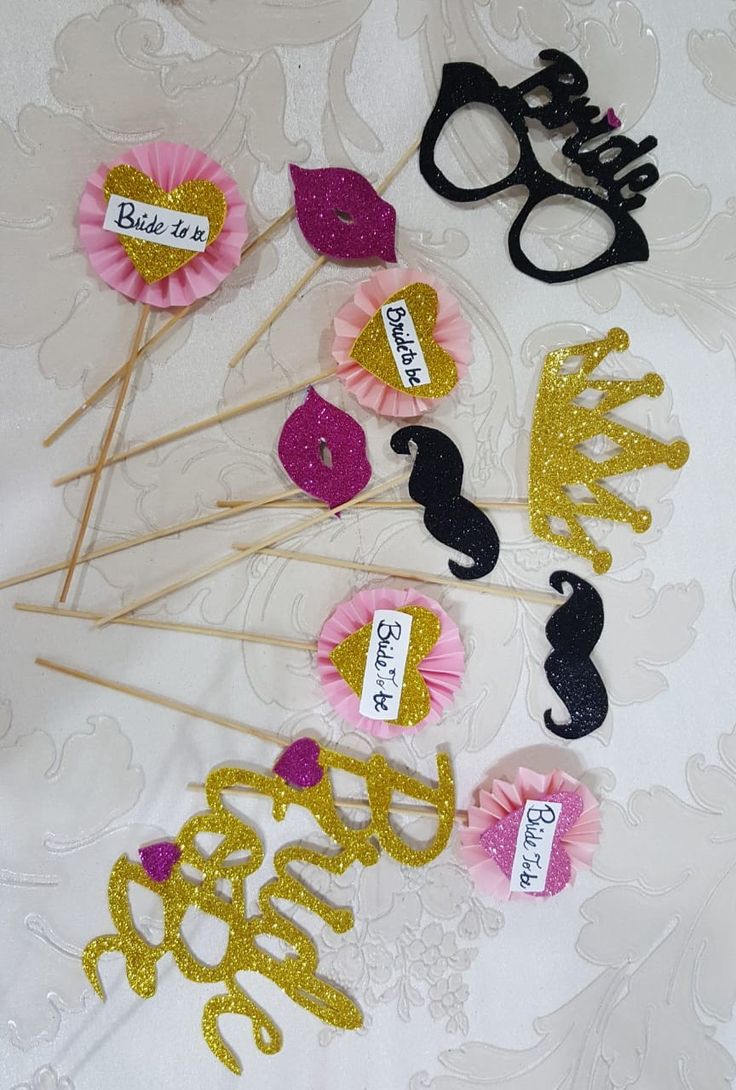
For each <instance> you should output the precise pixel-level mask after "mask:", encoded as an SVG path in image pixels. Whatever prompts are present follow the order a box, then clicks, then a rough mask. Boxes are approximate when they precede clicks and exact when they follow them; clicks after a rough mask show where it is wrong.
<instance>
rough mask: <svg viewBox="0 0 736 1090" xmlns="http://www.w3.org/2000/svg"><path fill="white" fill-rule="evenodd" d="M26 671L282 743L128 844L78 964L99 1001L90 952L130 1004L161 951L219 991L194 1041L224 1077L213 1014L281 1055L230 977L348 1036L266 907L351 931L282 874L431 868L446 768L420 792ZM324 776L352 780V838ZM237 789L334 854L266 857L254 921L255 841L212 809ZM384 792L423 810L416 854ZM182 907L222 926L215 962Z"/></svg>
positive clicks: (150, 984)
mask: <svg viewBox="0 0 736 1090" xmlns="http://www.w3.org/2000/svg"><path fill="white" fill-rule="evenodd" d="M36 661H37V662H38V663H39V665H42V666H45V667H47V668H49V669H52V670H55V671H57V672H60V673H63V674H67V675H68V676H72V677H76V678H79V679H80V680H84V681H89V682H92V683H94V684H98V685H102V686H104V687H106V688H112V689H114V690H116V691H121V692H127V693H129V694H130V695H133V696H137V697H139V698H142V699H144V700H148V701H151V702H153V703H157V704H162V705H163V706H165V707H170V708H172V709H174V710H177V711H185V713H187V712H188V713H189V714H193V715H195V716H196V717H198V718H204V719H206V720H207V721H209V722H215V723H219V724H220V725H222V726H228V727H230V728H235V729H238V730H241V731H243V732H244V733H255V734H256V736H259V737H262V738H264V739H265V740H272V741H275V742H276V744H277V745H279V746H280V747H284V746H285V748H282V752H281V754H280V756H279V758H278V759H277V761H276V763H275V765H274V768H273V771H272V772H271V773H270V774H264V773H262V772H258V771H254V770H251V769H245V768H234V767H224V768H217V769H215V770H214V771H212V772H211V773H210V775H209V776H208V777H207V782H206V785H205V790H206V797H207V804H208V807H209V809H208V810H207V811H206V812H205V813H203V814H197V815H195V816H194V817H192V818H190V819H189V820H188V821H187V822H185V824H184V825H183V826H182V828H181V830H180V832H179V835H178V836H177V837H176V838H175V839H173V840H170V841H158V842H156V843H155V844H150V845H144V846H142V848H141V850H140V860H141V861H140V863H136V862H133V861H132V860H130V859H128V858H127V857H126V856H121V857H120V858H119V859H118V860H117V862H116V863H115V864H114V866H113V868H112V872H111V874H110V881H109V885H108V902H109V908H110V915H111V917H112V921H113V924H114V927H115V931H114V932H113V933H111V934H107V935H101V936H99V937H98V938H95V939H93V940H92V941H91V942H89V943H88V944H87V946H86V947H85V950H84V953H83V955H82V965H83V967H84V970H85V972H86V974H87V976H88V978H89V980H90V982H91V984H92V986H93V987H94V989H95V991H96V992H97V994H98V995H99V996H100V998H102V999H104V998H105V993H104V988H103V984H102V979H101V977H100V969H99V962H100V958H101V957H102V956H103V955H104V954H107V953H122V954H123V956H124V958H125V964H126V972H127V977H128V981H129V983H130V985H131V987H132V988H133V990H134V991H135V992H136V993H137V994H138V995H141V996H143V997H144V998H149V997H150V996H152V995H153V994H154V993H155V991H156V984H157V965H158V962H159V961H160V960H161V959H162V958H163V957H164V956H165V955H166V954H169V953H170V954H172V956H173V959H174V962H175V964H176V965H177V967H178V968H179V970H180V971H181V973H182V974H183V975H184V976H185V977H186V978H187V979H189V980H192V981H193V982H196V983H217V984H221V985H223V986H224V989H225V990H224V992H223V993H220V994H217V995H215V996H212V997H210V998H209V999H208V1000H207V1002H206V1004H205V1007H204V1011H203V1016H202V1032H203V1036H204V1038H205V1040H206V1042H207V1044H208V1045H209V1047H210V1048H211V1050H212V1052H213V1053H214V1055H215V1056H216V1057H217V1058H218V1059H219V1060H220V1061H221V1062H222V1063H223V1064H225V1066H226V1067H228V1068H229V1069H230V1070H231V1071H233V1072H235V1073H236V1074H240V1072H241V1070H242V1068H241V1064H240V1062H239V1060H238V1058H237V1057H236V1055H235V1053H234V1052H233V1051H232V1049H231V1048H230V1047H229V1046H228V1045H227V1044H226V1043H225V1041H224V1039H223V1038H222V1035H221V1034H220V1031H219V1026H218V1022H219V1018H220V1017H221V1016H222V1015H223V1014H240V1015H243V1016H245V1017H246V1018H248V1019H250V1021H251V1025H252V1031H253V1040H254V1043H255V1044H256V1047H257V1048H258V1049H259V1050H260V1051H261V1052H264V1053H266V1054H273V1053H275V1052H278V1051H279V1050H280V1048H281V1045H282V1035H281V1031H280V1030H279V1028H278V1027H277V1026H276V1024H275V1023H274V1021H273V1019H271V1017H270V1016H269V1015H268V1014H267V1013H266V1011H264V1010H263V1008H262V1007H260V1006H259V1005H258V1004H257V1003H256V1002H255V1001H254V1000H253V999H252V998H251V997H250V996H249V995H248V993H247V992H246V991H245V990H244V988H243V986H242V984H241V983H240V982H239V981H238V980H237V979H236V976H237V974H238V973H239V972H243V971H252V972H256V973H259V974H260V975H262V976H264V977H265V978H266V979H268V980H271V981H272V982H273V983H275V984H276V985H277V986H278V987H280V988H281V989H282V990H283V991H284V992H285V993H286V994H287V995H288V996H289V997H290V998H291V999H293V1000H294V1002H296V1003H298V1004H299V1005H300V1006H301V1007H303V1008H304V1009H305V1010H308V1011H310V1012H311V1013H313V1014H314V1015H315V1016H316V1017H318V1018H320V1019H321V1020H322V1021H324V1022H326V1023H328V1024H329V1025H335V1026H340V1027H341V1028H343V1029H355V1028H358V1027H359V1026H360V1025H362V1022H363V1018H362V1014H361V1012H360V1008H359V1007H358V1006H357V1004H356V1003H355V1002H354V1000H353V999H352V998H351V997H350V996H348V995H347V993H345V992H343V991H342V990H341V989H340V988H338V987H337V986H336V985H332V984H330V983H329V982H328V981H325V980H323V979H322V978H321V977H319V976H318V975H317V970H318V952H317V948H316V945H315V944H314V941H313V940H312V938H311V936H310V935H309V934H308V932H307V931H305V930H303V929H302V928H301V927H300V926H298V925H297V924H295V923H294V922H293V920H292V919H291V918H290V917H289V916H287V915H284V914H283V913H282V912H280V911H279V910H278V909H277V908H276V907H275V903H276V902H279V903H282V902H284V901H288V902H290V903H291V904H292V905H294V906H300V907H302V908H306V909H307V910H308V911H310V912H312V913H313V914H314V915H315V916H317V917H319V919H321V920H322V921H324V922H325V923H326V924H327V925H328V926H329V927H330V928H331V929H332V930H333V931H334V932H336V933H337V934H343V933H345V932H346V931H349V930H350V929H351V927H352V926H353V922H354V917H353V912H352V910H351V909H350V908H335V907H333V906H332V905H331V904H329V903H328V902H327V901H326V900H324V899H323V898H322V897H320V896H319V895H318V894H317V893H315V892H314V891H313V890H312V889H311V888H310V887H309V886H308V885H306V884H305V883H304V882H303V881H302V880H301V879H300V878H299V877H297V876H296V875H294V874H293V872H292V870H291V865H292V864H293V863H297V864H299V863H301V864H307V865H309V866H314V867H317V868H319V869H321V870H323V871H325V872H326V873H327V874H343V873H344V872H345V871H346V870H347V869H348V867H350V866H351V865H352V864H354V863H359V864H362V865H363V866H366V867H368V866H373V865H374V864H375V863H377V862H378V860H379V859H380V855H381V852H382V851H384V852H386V853H387V854H388V855H390V856H391V857H392V858H394V859H396V860H397V861H398V862H399V863H401V864H402V866H409V867H421V866H425V865H426V864H427V863H430V862H431V861H432V860H434V859H436V858H437V857H438V856H439V855H440V854H441V853H442V852H443V851H444V849H445V847H446V846H447V843H448V840H449V837H450V834H451V832H452V828H453V823H454V818H455V785H454V781H453V776H452V768H451V765H450V760H449V758H448V757H447V756H446V755H445V754H442V753H438V754H437V756H436V762H437V784H436V786H432V785H430V784H427V783H425V782H423V781H420V780H418V779H417V778H415V777H413V776H410V775H407V774H406V773H403V772H400V771H398V770H397V769H395V768H393V767H392V766H391V765H390V764H389V763H388V762H387V761H386V759H385V757H383V756H381V755H380V754H377V753H374V754H372V756H371V757H369V758H368V759H367V760H360V759H358V758H355V757H350V756H348V755H346V754H341V753H339V752H337V751H335V750H331V749H328V748H326V747H324V746H321V745H320V744H319V743H318V742H316V741H314V740H313V739H310V738H301V739H297V741H295V742H292V743H289V744H286V745H285V743H284V742H283V741H282V739H280V738H279V737H278V736H274V735H271V734H269V732H258V731H254V730H253V728H250V727H247V726H245V725H244V724H238V723H235V722H233V721H232V720H226V719H224V718H222V717H219V716H212V715H210V714H208V713H202V712H199V711H198V709H195V708H189V707H188V706H187V705H184V704H182V703H181V702H179V701H169V700H167V699H166V698H163V697H156V696H154V694H150V693H146V692H145V691H144V690H140V689H136V688H134V687H133V686H126V685H121V684H119V683H117V682H110V681H108V680H107V679H104V678H100V677H97V676H96V675H94V674H88V673H85V672H83V671H80V670H75V669H73V668H70V667H65V666H62V665H61V664H59V663H55V662H51V661H49V660H47V659H37V660H36ZM333 771H335V772H340V773H347V774H348V775H350V776H354V777H357V778H359V779H362V780H364V782H365V789H366V796H367V802H368V805H369V807H370V815H371V816H370V820H369V821H368V822H367V823H365V824H362V825H361V826H360V827H359V828H356V827H354V826H353V825H348V824H347V823H346V822H345V820H344V818H343V816H342V815H341V813H340V811H339V809H338V806H339V803H338V802H337V799H336V796H335V794H334V792H333V784H332V772H333ZM243 788H244V789H246V790H251V791H255V792H256V793H258V794H259V795H261V796H262V797H264V798H268V799H270V800H271V803H272V808H273V817H274V819H275V820H276V821H282V820H283V819H284V817H285V816H286V814H287V813H288V811H289V808H290V807H292V806H294V807H301V808H303V809H304V810H305V811H307V812H308V813H310V814H311V815H312V817H313V818H314V820H315V823H316V826H317V828H318V830H319V831H320V832H321V833H322V834H326V835H327V836H328V837H329V838H330V840H331V841H332V842H333V844H334V847H335V848H336V849H337V850H336V851H335V850H332V849H330V850H329V851H325V850H322V849H318V848H316V847H311V846H310V845H309V844H305V843H303V842H301V841H300V842H299V843H293V844H287V845H283V846H282V847H280V848H279V849H277V851H276V853H275V855H274V859H273V868H274V870H275V872H276V874H275V877H273V878H270V879H268V880H267V881H266V882H265V883H264V884H263V885H262V886H261V888H260V890H259V891H258V897H257V902H258V911H257V912H252V911H250V909H251V904H250V901H249V900H246V889H247V886H246V881H247V879H248V878H250V877H251V875H253V874H255V873H256V872H257V871H258V869H259V868H260V866H261V864H262V863H263V861H264V858H265V852H264V848H263V843H262V841H261V838H260V837H259V836H258V834H257V832H256V830H255V829H254V828H253V827H252V826H251V825H250V824H248V822H247V821H245V819H244V818H242V817H241V816H239V815H238V814H236V813H235V812H234V811H233V810H232V808H231V807H230V805H228V804H227V803H226V802H225V800H224V798H223V795H224V794H225V792H227V791H230V790H234V791H237V790H238V789H243ZM395 794H400V795H402V796H406V797H408V798H411V799H416V800H417V801H419V802H420V803H422V804H423V807H424V810H425V811H426V810H427V809H429V810H430V812H431V813H433V815H434V818H435V831H434V834H433V836H432V837H431V839H430V840H429V841H427V842H426V843H423V844H417V843H416V842H415V840H414V837H412V840H411V841H409V840H408V839H407V838H405V837H404V836H403V835H402V833H401V831H400V830H398V829H397V828H396V827H395V826H394V824H393V823H392V821H391V818H390V812H391V810H392V809H393V796H394V795H395ZM200 833H214V834H217V835H219V837H220V838H221V839H220V842H219V843H218V845H217V847H216V848H215V849H214V851H213V852H211V853H210V854H208V855H203V854H202V852H201V851H200V849H199V847H198V844H197V836H198V835H199V834H200ZM244 855H245V858H244ZM184 866H186V867H188V868H194V869H195V871H196V872H197V873H198V875H201V879H200V878H197V879H192V878H191V877H189V876H188V874H187V873H186V872H185V871H184V870H183V867H184ZM190 873H191V871H190ZM131 883H133V884H134V885H138V886H140V887H142V888H144V889H147V890H150V891H151V892H153V893H155V894H157V895H158V896H159V897H160V899H161V902H162V905H163V916H164V920H163V923H164V937H163V939H162V940H161V941H160V942H159V943H155V944H154V943H149V942H148V941H147V940H146V939H145V938H144V937H143V936H142V935H141V933H140V932H139V931H138V929H137V928H136V926H135V923H134V920H133V916H132V909H131V904H130V900H129V896H128V891H129V887H130V884H131ZM223 886H225V887H226V888H225V889H223ZM192 907H195V908H197V909H199V910H200V911H201V912H204V913H205V914H207V915H210V916H212V917H214V918H215V919H218V920H221V921H223V922H224V923H225V924H226V926H227V928H228V934H229V941H228V943H227V947H226V950H225V953H224V955H223V957H222V958H221V959H220V961H219V962H218V963H217V964H216V965H208V964H205V963H204V962H202V961H201V960H199V958H197V957H196V956H195V954H194V953H193V952H192V950H191V948H190V947H189V945H188V944H187V942H186V941H185V939H184V937H183V934H182V922H183V919H184V917H185V915H186V913H187V911H188V909H190V908H192ZM261 936H271V937H273V938H277V939H281V940H282V941H283V942H285V943H287V944H288V946H289V947H290V948H291V951H292V952H293V953H292V956H290V957H286V958H281V957H276V956H274V955H272V954H271V953H269V952H268V951H267V950H266V949H264V947H263V946H262V945H261V944H260V943H259V942H258V939H259V937H261Z"/></svg>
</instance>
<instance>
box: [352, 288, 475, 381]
mask: <svg viewBox="0 0 736 1090" xmlns="http://www.w3.org/2000/svg"><path fill="white" fill-rule="evenodd" d="M398 299H403V300H404V302H405V303H406V305H407V307H408V309H409V313H410V314H411V317H412V321H413V322H414V328H415V329H416V331H417V337H418V338H419V344H420V346H421V349H422V352H423V353H424V359H425V362H426V364H427V370H428V371H429V375H430V379H431V381H430V382H428V383H425V385H424V386H414V387H412V388H408V387H406V386H404V384H403V382H402V381H401V376H400V375H399V370H398V368H397V366H396V361H395V360H394V357H393V354H392V352H391V346H390V344H389V341H388V336H387V335H386V328H385V326H384V324H383V317H382V316H381V311H380V308H379V309H378V310H377V311H376V313H375V314H374V315H373V317H372V318H371V320H370V321H369V322H368V324H367V325H366V326H364V327H363V329H362V330H361V332H360V334H359V335H358V337H357V338H356V340H355V342H354V344H353V347H352V349H351V352H350V355H351V356H352V358H353V359H354V360H355V362H356V363H359V364H360V366H361V367H363V368H364V369H365V370H366V371H369V372H370V374H372V375H375V376H376V378H378V379H380V380H381V382H385V383H386V385H387V386H390V387H391V389H392V390H398V391H399V393H402V394H408V395H409V396H410V397H429V398H439V397H445V396H446V395H447V394H449V393H450V391H451V390H453V389H454V388H455V386H456V385H457V377H458V376H457V367H456V366H455V361H454V359H453V358H452V356H451V355H450V353H449V352H446V351H445V350H444V348H442V347H441V346H440V345H439V344H437V341H436V340H435V339H434V327H435V325H436V322H437V292H436V291H435V290H434V288H432V287H430V285H429V284H422V283H421V282H420V283H416V284H408V285H407V286H406V287H405V288H401V290H400V291H397V292H394V294H393V295H391V296H389V298H388V299H386V300H385V301H384V302H383V303H382V306H385V305H386V303H395V302H396V301H397V300H398Z"/></svg>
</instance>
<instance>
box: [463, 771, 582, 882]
mask: <svg viewBox="0 0 736 1090" xmlns="http://www.w3.org/2000/svg"><path fill="white" fill-rule="evenodd" d="M560 792H573V793H575V794H576V795H579V796H580V799H581V801H582V808H581V811H580V815H579V817H578V818H577V819H576V820H575V822H574V823H573V824H572V825H570V827H569V828H567V829H566V830H565V832H564V833H563V835H562V836H561V837H560V846H561V848H563V849H564V850H565V852H566V853H567V855H568V857H569V860H570V878H569V883H567V884H572V883H573V882H574V881H575V875H576V873H577V872H578V871H579V870H581V869H586V868H588V867H590V864H591V860H592V858H593V854H594V852H595V849H596V847H597V845H598V840H599V837H600V831H601V820H600V811H599V808H598V803H597V801H596V799H595V797H594V795H593V794H592V793H591V791H589V789H588V788H587V787H586V786H585V784H583V783H580V782H579V781H578V780H576V779H573V777H572V776H569V775H568V774H567V773H566V772H562V771H560V770H559V769H556V770H555V771H553V772H550V773H546V774H545V773H542V772H534V771H533V770H532V769H529V768H519V769H517V772H516V775H515V776H514V780H513V782H511V783H509V782H508V781H506V780H493V781H492V783H491V784H490V788H489V789H486V788H484V787H483V786H481V787H480V788H479V789H478V792H477V803H476V804H475V805H470V806H468V824H467V827H461V828H460V857H461V858H462V860H463V862H464V863H465V864H466V866H467V867H468V869H469V871H470V876H471V878H472V879H473V881H474V882H475V884H476V885H477V886H478V889H480V890H482V892H484V893H487V894H489V895H490V896H491V897H494V898H495V899H497V900H503V901H506V900H509V899H510V900H512V901H513V900H519V899H527V898H529V896H530V895H529V894H528V893H511V891H510V888H509V885H510V883H509V877H508V875H507V874H506V873H504V870H503V869H502V868H501V867H500V866H499V865H498V863H497V862H496V860H495V859H494V858H493V856H492V855H490V854H489V853H488V851H487V850H486V847H484V843H483V838H484V837H485V843H486V844H488V841H489V833H488V831H489V830H490V829H492V828H493V827H494V826H495V825H497V824H498V823H499V822H501V821H504V819H505V818H507V817H508V816H509V814H512V813H513V812H515V811H523V809H524V804H525V803H526V802H527V800H528V799H535V800H539V799H544V798H548V797H549V796H556V795H557V794H558V793H560ZM558 874H559V872H558Z"/></svg>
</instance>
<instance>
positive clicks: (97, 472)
mask: <svg viewBox="0 0 736 1090" xmlns="http://www.w3.org/2000/svg"><path fill="white" fill-rule="evenodd" d="M150 310H151V308H150V307H149V306H148V305H147V304H146V305H144V306H143V307H141V313H140V317H139V319H138V324H137V326H136V329H135V333H134V334H133V343H132V346H131V349H130V353H129V355H128V360H127V363H126V365H125V372H124V374H123V377H122V378H121V380H120V386H119V388H118V396H117V397H116V398H115V404H114V405H113V409H112V412H111V413H110V419H109V420H108V422H107V428H106V429H105V434H104V436H103V438H102V443H101V444H100V453H99V457H98V459H97V462H96V464H95V466H94V469H93V471H92V480H91V481H90V486H89V490H88V492H87V499H86V500H85V503H84V509H83V511H82V518H81V519H80V522H79V528H78V529H77V536H76V538H75V539H74V545H73V546H72V551H71V556H70V557H69V564H68V567H67V571H66V577H65V579H64V585H63V586H62V588H61V594H60V595H59V601H61V602H65V601H66V597H67V594H68V593H69V587H70V586H71V582H72V579H73V578H74V570H75V568H76V566H77V560H78V559H79V554H80V553H81V551H82V545H83V544H84V535H85V534H86V533H87V526H88V525H89V520H90V518H91V516H92V508H93V506H94V502H95V497H96V495H97V489H98V488H99V484H100V478H101V477H102V468H103V466H104V464H105V461H106V460H107V456H108V453H109V451H110V446H111V444H112V441H113V437H114V435H115V429H116V427H117V424H118V420H119V419H120V414H121V412H122V411H123V405H124V404H125V398H126V395H127V393H128V387H129V386H130V380H131V379H132V377H133V371H134V369H135V365H136V360H137V359H138V348H139V347H140V343H141V341H142V339H143V330H144V328H145V325H146V321H147V319H148V315H149V314H150Z"/></svg>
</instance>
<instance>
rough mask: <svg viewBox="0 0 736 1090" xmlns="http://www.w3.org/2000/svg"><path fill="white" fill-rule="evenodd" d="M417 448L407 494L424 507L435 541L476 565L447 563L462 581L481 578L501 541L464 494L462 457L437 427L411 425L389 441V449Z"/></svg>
mask: <svg viewBox="0 0 736 1090" xmlns="http://www.w3.org/2000/svg"><path fill="white" fill-rule="evenodd" d="M410 444H413V445H414V446H415V448H416V454H415V456H414V466H413V468H412V471H411V477H410V478H409V485H408V488H409V495H410V496H411V498H412V499H413V500H414V502H415V503H418V504H421V506H422V507H423V508H424V525H425V526H426V527H427V530H428V531H429V532H430V534H431V535H432V537H433V538H436V539H437V541H439V542H440V543H441V544H442V545H448V546H449V547H450V548H452V549H457V550H458V552H461V553H464V554H465V556H468V557H470V559H471V560H472V564H470V565H467V564H458V563H457V561H456V560H448V561H447V566H448V568H449V569H450V571H451V572H452V574H453V575H454V576H456V577H457V578H458V579H480V578H482V577H483V576H484V575H487V574H488V572H491V571H493V569H494V568H495V566H496V563H497V561H498V551H499V541H498V534H497V533H496V530H495V527H494V526H493V523H492V522H491V520H490V519H489V518H488V516H487V515H485V514H484V513H483V512H482V511H481V510H480V509H479V508H478V507H476V506H475V504H474V503H471V502H470V500H468V499H466V498H465V497H464V496H461V495H460V489H461V488H462V483H463V459H462V456H461V454H460V451H459V450H458V449H457V447H456V446H455V444H454V443H453V441H452V440H451V439H450V438H449V436H447V435H445V434H444V432H441V431H439V430H438V429H437V428H427V427H423V426H422V425H419V424H417V425H410V426H409V427H406V428H399V430H398V431H396V432H394V434H393V435H392V437H391V449H392V450H394V451H395V452H396V453H397V454H411V449H410Z"/></svg>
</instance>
